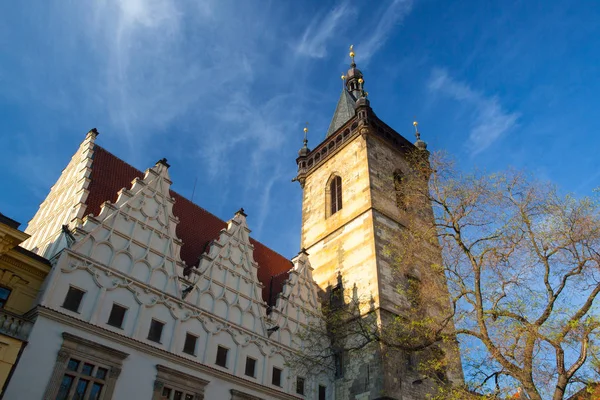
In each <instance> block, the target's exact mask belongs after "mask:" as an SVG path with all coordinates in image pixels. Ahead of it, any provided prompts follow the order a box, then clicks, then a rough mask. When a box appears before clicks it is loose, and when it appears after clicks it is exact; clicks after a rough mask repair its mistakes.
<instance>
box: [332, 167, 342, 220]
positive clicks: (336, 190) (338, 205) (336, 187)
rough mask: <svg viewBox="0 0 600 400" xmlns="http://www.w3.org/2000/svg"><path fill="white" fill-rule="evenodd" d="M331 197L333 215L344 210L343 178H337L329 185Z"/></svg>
mask: <svg viewBox="0 0 600 400" xmlns="http://www.w3.org/2000/svg"><path fill="white" fill-rule="evenodd" d="M329 195H330V196H331V215H333V214H335V213H336V212H338V211H340V210H341V209H342V178H340V177H339V176H336V177H334V178H333V180H332V181H331V183H330V184H329Z"/></svg>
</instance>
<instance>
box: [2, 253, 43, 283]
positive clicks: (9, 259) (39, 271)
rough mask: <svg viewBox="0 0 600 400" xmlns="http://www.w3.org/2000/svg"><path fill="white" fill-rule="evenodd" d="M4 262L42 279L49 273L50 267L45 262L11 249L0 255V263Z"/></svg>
mask: <svg viewBox="0 0 600 400" xmlns="http://www.w3.org/2000/svg"><path fill="white" fill-rule="evenodd" d="M2 263H6V264H8V265H11V266H13V267H15V268H17V269H19V270H22V271H25V272H27V273H29V274H31V275H33V276H36V277H38V278H41V279H44V278H45V277H46V276H47V275H48V273H50V269H51V267H50V266H49V265H47V264H44V263H41V262H39V261H36V260H33V259H31V258H30V257H27V256H26V255H24V254H21V253H18V252H16V251H14V249H13V250H11V251H10V252H8V253H7V254H4V255H2V256H0V264H2Z"/></svg>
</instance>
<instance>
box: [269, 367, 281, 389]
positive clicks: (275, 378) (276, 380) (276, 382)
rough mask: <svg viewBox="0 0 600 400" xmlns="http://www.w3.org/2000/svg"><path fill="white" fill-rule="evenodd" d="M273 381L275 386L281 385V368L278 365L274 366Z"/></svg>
mask: <svg viewBox="0 0 600 400" xmlns="http://www.w3.org/2000/svg"><path fill="white" fill-rule="evenodd" d="M271 383H272V384H273V385H275V386H279V387H281V370H280V369H279V368H277V367H273V377H272V379H271Z"/></svg>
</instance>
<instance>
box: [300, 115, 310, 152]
mask: <svg viewBox="0 0 600 400" xmlns="http://www.w3.org/2000/svg"><path fill="white" fill-rule="evenodd" d="M307 134H308V122H307V123H306V126H305V127H304V142H303V143H304V146H302V148H301V149H300V150H299V151H298V156H299V157H304V156H306V155H307V154H308V153H309V152H310V149H309V148H308V137H307Z"/></svg>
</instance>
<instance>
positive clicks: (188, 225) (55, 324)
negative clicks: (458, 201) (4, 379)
mask: <svg viewBox="0 0 600 400" xmlns="http://www.w3.org/2000/svg"><path fill="white" fill-rule="evenodd" d="M351 56H352V65H351V68H350V70H349V71H348V74H347V77H346V78H347V79H346V87H345V88H344V90H343V91H342V94H341V96H340V100H339V102H338V105H337V107H336V110H335V113H334V116H333V118H332V122H331V126H330V128H329V130H328V131H327V134H326V137H325V139H324V140H323V141H322V142H321V143H320V144H319V145H317V146H316V147H315V148H314V149H313V150H310V149H309V148H308V143H307V140H305V142H304V147H302V149H301V150H300V152H299V157H298V159H297V160H296V161H297V163H298V176H297V178H296V180H297V181H299V182H300V184H301V187H302V191H303V206H302V232H301V246H300V248H301V249H302V250H301V251H300V252H299V254H298V255H297V256H296V257H295V258H293V259H292V260H288V259H286V258H285V257H283V256H281V255H279V254H278V253H276V252H274V251H273V250H271V249H269V248H268V247H267V246H265V245H264V244H262V243H260V242H257V241H256V240H254V239H252V238H251V236H250V229H249V227H248V225H247V221H246V214H245V213H244V210H243V209H241V210H239V211H237V212H235V214H234V215H232V217H231V219H230V220H229V221H222V220H220V219H219V218H217V217H216V216H214V215H212V214H211V213H210V212H208V211H206V210H204V209H203V208H201V207H200V206H198V205H196V204H194V203H192V202H190V201H189V200H187V199H186V198H184V197H183V196H181V195H179V194H178V193H176V192H174V191H172V190H171V184H172V182H171V178H170V175H169V168H170V165H169V163H168V162H167V160H165V159H162V160H159V161H158V162H157V163H156V164H155V165H153V166H150V168H148V169H146V170H145V171H144V172H142V171H140V170H138V169H136V168H135V167H133V166H131V165H129V164H127V163H126V162H125V161H123V160H121V159H119V158H117V157H116V156H114V155H113V154H111V153H110V151H108V150H107V149H104V148H103V147H101V146H99V145H98V144H97V139H98V132H97V131H96V130H95V129H93V130H91V131H90V132H88V134H87V135H86V137H85V139H84V141H83V142H82V143H81V145H80V146H79V149H78V150H77V151H76V153H75V154H74V155H73V157H72V159H71V161H70V162H69V163H68V165H67V166H66V168H65V169H64V170H63V172H62V174H61V176H60V177H59V179H58V180H57V182H56V183H55V185H54V186H53V187H52V188H51V190H50V193H49V194H48V196H47V198H46V199H45V200H44V202H43V203H42V204H41V205H40V208H39V210H38V212H37V213H36V214H35V216H34V217H33V219H32V220H31V221H30V223H29V225H28V227H27V230H26V232H27V234H28V235H30V236H31V237H30V238H29V240H28V241H27V247H28V248H29V249H30V250H31V251H32V252H35V253H37V254H39V255H40V256H44V257H46V258H48V259H50V260H51V262H52V271H51V272H50V275H49V276H48V278H47V280H46V283H45V285H44V287H45V290H44V291H43V294H42V295H41V296H40V297H39V299H38V301H37V303H36V304H37V307H36V308H35V310H34V311H33V312H32V313H31V314H32V315H31V317H32V318H35V324H34V326H33V328H32V330H31V333H30V335H29V339H28V340H29V345H28V346H27V347H26V348H25V351H24V352H23V354H22V357H21V361H20V363H19V364H18V366H17V368H16V370H15V372H14V374H13V378H12V381H11V383H10V385H9V386H8V389H7V398H9V399H17V398H18V399H49V400H55V399H56V400H67V399H86V400H88V399H89V400H99V399H102V400H108V399H131V400H136V399H140V400H141V399H170V400H183V399H185V400H193V399H195V400H198V399H215V400H220V399H247V400H259V399H303V398H306V399H318V400H325V399H328V400H333V399H340V400H341V399H405V400H408V399H415V400H416V399H422V398H424V396H425V394H426V393H431V392H432V391H434V390H435V384H433V383H430V382H425V383H423V382H422V379H420V377H419V376H418V375H417V373H416V372H414V371H413V370H412V369H410V368H408V367H407V363H408V362H410V361H407V358H406V354H400V353H399V354H396V353H395V352H393V351H391V350H389V349H385V348H382V347H380V348H378V349H377V350H376V351H375V352H374V353H373V354H369V355H367V356H361V357H360V358H358V357H354V358H352V355H344V354H339V356H338V357H335V359H332V360H329V361H328V362H327V363H326V364H331V365H324V366H323V368H321V369H315V370H314V371H310V372H311V373H309V371H300V370H298V369H295V368H294V366H293V365H290V364H289V363H288V362H287V360H289V355H290V354H297V353H298V352H301V351H302V347H303V345H305V343H304V342H303V337H302V335H301V334H300V333H301V332H302V331H303V327H306V326H307V324H310V323H313V322H315V321H318V320H319V317H320V312H321V308H320V305H321V302H322V301H329V298H330V297H328V296H327V294H329V295H331V293H332V292H341V293H347V292H348V291H352V290H354V291H356V292H359V293H360V294H361V295H368V296H370V297H371V299H372V308H371V311H372V312H374V313H376V315H377V318H378V323H386V321H387V320H388V319H389V318H391V316H398V315H403V313H407V312H411V308H410V306H409V305H408V304H409V303H410V301H409V300H407V299H406V296H405V295H403V294H402V293H401V292H400V291H398V290H397V286H398V285H402V284H405V283H406V281H407V280H409V281H410V282H412V284H414V282H417V284H418V282H420V281H434V282H437V283H440V282H439V281H440V279H441V280H442V281H443V277H442V278H440V277H439V276H433V273H432V272H431V271H430V270H429V269H428V266H429V263H432V262H434V261H435V260H433V259H431V258H428V257H424V259H423V262H422V263H421V264H420V265H415V266H414V268H413V269H412V270H410V271H406V273H404V272H399V271H397V270H396V269H395V268H394V265H393V264H394V259H393V256H391V255H390V252H389V250H390V249H391V250H392V252H393V250H394V248H395V246H396V247H398V246H400V245H401V244H398V243H397V241H396V240H395V238H396V237H397V234H398V233H399V232H400V231H401V230H402V229H403V218H405V217H406V215H405V213H406V212H407V211H406V210H403V209H402V208H401V207H399V206H398V203H397V198H396V196H397V194H396V189H397V185H398V184H399V182H400V181H401V179H400V178H401V176H402V174H404V173H408V170H409V162H408V161H407V153H408V152H410V151H421V152H423V155H425V156H426V155H427V154H428V153H426V152H427V150H426V145H425V143H424V142H422V141H421V140H420V139H419V140H417V142H416V143H415V144H412V143H411V142H409V141H408V140H407V139H405V138H404V137H402V136H401V135H399V134H398V133H397V132H395V131H394V130H393V129H392V128H390V127H389V126H388V125H386V124H385V123H383V122H382V121H381V120H380V119H379V118H377V117H376V115H375V114H374V112H373V110H372V109H371V107H370V105H369V101H368V100H367V98H366V92H364V90H363V86H364V79H363V75H362V72H361V71H359V70H358V69H357V68H356V64H355V63H354V54H353V53H352V54H351ZM290 211H293V210H290ZM433 253H434V254H436V249H435V248H434V249H433ZM438 286H440V287H441V289H440V290H443V282H442V283H441V284H440V285H438ZM426 306H427V305H426V304H423V310H424V311H423V312H424V313H427V310H426V308H427V307H426ZM412 311H414V309H413V310H412ZM444 354H446V356H448V357H449V358H451V359H452V360H453V361H452V362H451V364H452V363H453V364H454V365H453V366H452V368H448V369H447V370H446V371H445V372H444V375H445V376H444V379H447V380H448V381H451V382H460V381H461V380H462V375H461V372H460V361H458V360H459V357H458V349H457V348H456V346H455V347H453V348H445V353H444ZM342 359H343V360H342ZM32 380H33V382H35V384H32Z"/></svg>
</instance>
